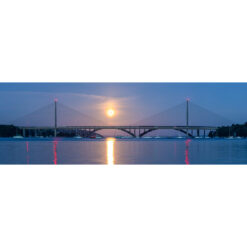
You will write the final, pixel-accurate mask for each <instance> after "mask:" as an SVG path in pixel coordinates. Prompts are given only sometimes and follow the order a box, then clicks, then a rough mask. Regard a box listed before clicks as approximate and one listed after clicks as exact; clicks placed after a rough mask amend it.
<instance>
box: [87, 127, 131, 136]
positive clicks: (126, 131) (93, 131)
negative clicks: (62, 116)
mask: <svg viewBox="0 0 247 247" xmlns="http://www.w3.org/2000/svg"><path fill="white" fill-rule="evenodd" d="M99 130H102V129H100V128H99V129H94V130H92V131H91V132H90V133H89V135H88V137H90V136H91V135H92V134H94V133H96V132H97V131H99ZM112 130H114V129H112ZM118 130H121V131H123V132H125V133H127V134H129V135H130V136H132V137H134V138H135V137H136V135H135V134H134V133H132V132H131V131H129V130H127V129H118ZM97 135H100V136H101V137H104V136H103V135H101V134H99V133H97Z"/></svg>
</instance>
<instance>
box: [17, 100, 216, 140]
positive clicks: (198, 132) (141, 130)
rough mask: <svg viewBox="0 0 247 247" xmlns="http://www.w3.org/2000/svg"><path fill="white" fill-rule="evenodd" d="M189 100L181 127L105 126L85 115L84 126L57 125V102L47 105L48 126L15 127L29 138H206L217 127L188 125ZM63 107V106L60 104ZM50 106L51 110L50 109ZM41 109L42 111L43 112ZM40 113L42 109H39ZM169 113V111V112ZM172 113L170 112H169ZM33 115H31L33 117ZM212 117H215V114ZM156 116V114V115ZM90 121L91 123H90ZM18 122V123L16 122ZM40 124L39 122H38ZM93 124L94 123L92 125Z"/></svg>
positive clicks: (152, 125)
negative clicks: (165, 134) (167, 133)
mask: <svg viewBox="0 0 247 247" xmlns="http://www.w3.org/2000/svg"><path fill="white" fill-rule="evenodd" d="M190 104H191V103H190V100H189V99H186V108H185V112H184V116H185V121H184V122H185V124H184V125H183V124H181V125H175V124H145V120H144V121H143V122H144V124H143V123H140V122H139V123H136V124H131V125H105V124H104V123H102V122H100V123H99V122H97V124H96V122H95V121H94V120H92V118H90V117H89V116H86V115H85V114H82V113H80V114H81V115H82V118H84V119H89V122H88V123H86V124H82V125H77V124H73V125H60V126H59V125H58V109H59V105H60V104H58V102H57V100H55V101H54V103H53V104H49V109H52V108H53V109H52V111H50V114H49V116H53V120H52V119H50V120H51V122H52V121H53V123H51V122H50V124H49V125H44V124H43V125H39V124H37V123H36V124H35V125H32V124H30V123H31V121H29V120H27V121H25V123H26V124H23V121H22V124H18V125H16V126H17V127H18V128H19V129H20V130H21V131H22V135H23V136H24V137H26V136H30V132H34V136H38V135H39V133H42V131H50V133H53V136H54V137H57V136H58V134H59V133H63V132H64V133H74V134H75V135H80V136H83V137H88V138H90V137H93V136H96V135H99V136H101V137H103V136H102V135H101V134H100V133H98V132H99V131H100V130H120V131H122V132H123V133H126V134H128V135H129V136H131V137H134V138H141V137H144V136H145V135H147V134H149V133H151V132H153V131H156V130H173V131H178V132H180V133H183V134H185V136H187V137H188V138H194V137H196V136H204V137H205V136H206V132H207V131H215V130H216V129H217V128H218V126H216V125H198V124H197V125H190V117H191V116H190ZM61 105H63V104H61ZM51 106H52V108H51ZM63 107H64V109H65V110H67V111H68V112H72V111H75V110H73V109H72V108H69V107H67V106H64V105H63ZM44 109H48V107H47V106H46V107H44ZM44 109H43V111H44ZM198 109H199V110H198V111H203V110H204V111H205V112H209V111H208V110H206V109H205V108H198ZM41 111H42V109H41ZM170 111H171V110H170ZM37 112H39V111H38V110H37V111H36V113H35V114H36V115H38V113H37ZM171 112H172V111H171ZM35 114H33V115H34V116H35ZM173 114H176V111H173ZM212 114H214V116H216V114H215V113H212ZM59 115H61V116H62V117H63V112H60V114H59ZM156 115H157V114H156ZM160 115H164V114H162V113H161V114H159V115H158V116H160ZM28 118H30V116H26V118H25V119H28ZM151 119H155V116H154V117H153V116H151ZM90 121H91V122H90ZM17 122H18V121H17ZM40 122H41V121H40ZM94 122H95V123H94ZM91 123H92V124H91Z"/></svg>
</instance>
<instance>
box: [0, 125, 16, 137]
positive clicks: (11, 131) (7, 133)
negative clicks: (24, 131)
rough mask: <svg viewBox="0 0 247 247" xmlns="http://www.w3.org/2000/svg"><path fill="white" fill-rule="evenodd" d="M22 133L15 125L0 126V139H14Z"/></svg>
mask: <svg viewBox="0 0 247 247" xmlns="http://www.w3.org/2000/svg"><path fill="white" fill-rule="evenodd" d="M19 133H20V129H19V128H17V127H15V126H14V125H0V137H13V136H15V135H17V134H19Z"/></svg>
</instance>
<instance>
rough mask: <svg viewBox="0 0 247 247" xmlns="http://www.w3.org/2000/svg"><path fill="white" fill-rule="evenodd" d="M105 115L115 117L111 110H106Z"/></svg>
mask: <svg viewBox="0 0 247 247" xmlns="http://www.w3.org/2000/svg"><path fill="white" fill-rule="evenodd" d="M106 114H107V116H108V117H113V116H114V115H115V111H114V110H113V109H108V110H107V112H106Z"/></svg>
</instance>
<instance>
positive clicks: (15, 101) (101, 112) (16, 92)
mask: <svg viewBox="0 0 247 247" xmlns="http://www.w3.org/2000/svg"><path fill="white" fill-rule="evenodd" d="M246 95H247V83H246V84H244V83H1V84H0V124H1V123H10V122H11V121H13V120H15V119H18V118H21V117H22V116H24V115H26V114H29V113H31V112H33V111H36V110H37V109H39V108H42V107H44V106H46V105H48V104H51V103H53V101H54V99H55V98H57V99H58V106H59V103H62V104H64V105H66V106H69V107H71V108H73V109H75V110H77V111H80V112H82V113H84V114H86V115H88V116H91V117H93V118H95V119H99V120H101V121H104V122H106V123H107V124H127V123H130V122H131V123H135V122H137V121H139V120H141V119H144V118H147V117H149V116H152V115H154V114H156V113H159V112H161V111H163V110H165V109H169V108H171V107H173V106H176V105H178V104H180V103H183V102H185V101H186V98H187V97H189V98H190V100H191V102H193V103H195V104H197V105H199V106H202V107H204V108H206V109H208V110H209V111H212V112H215V113H216V114H220V115H221V116H223V117H225V118H227V119H230V120H233V122H235V123H244V122H247V107H246V106H247V96H246ZM110 108H111V109H114V110H115V115H114V117H112V118H109V117H107V116H106V110H107V109H110Z"/></svg>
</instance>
